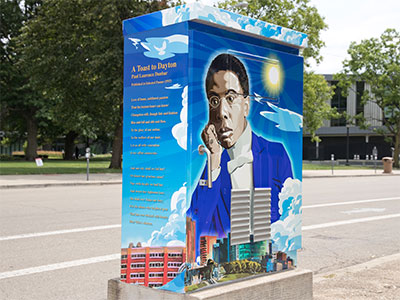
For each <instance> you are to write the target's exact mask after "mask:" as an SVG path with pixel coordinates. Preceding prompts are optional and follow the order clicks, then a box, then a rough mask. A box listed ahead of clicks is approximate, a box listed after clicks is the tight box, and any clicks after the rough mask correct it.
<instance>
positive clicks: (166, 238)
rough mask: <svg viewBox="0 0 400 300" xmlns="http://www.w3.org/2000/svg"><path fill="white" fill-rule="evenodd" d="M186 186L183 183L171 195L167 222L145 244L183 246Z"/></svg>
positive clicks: (184, 237)
mask: <svg viewBox="0 0 400 300" xmlns="http://www.w3.org/2000/svg"><path fill="white" fill-rule="evenodd" d="M185 229H186V186H185V184H184V185H183V186H182V187H181V188H180V189H179V190H178V191H176V192H175V193H173V195H172V197H171V203H170V215H169V218H168V222H167V224H165V225H164V226H163V227H161V229H160V230H155V231H153V232H152V234H151V238H150V239H149V240H148V241H147V243H146V245H147V246H185V242H184V241H185V239H186V230H185Z"/></svg>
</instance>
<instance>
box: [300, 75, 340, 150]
mask: <svg viewBox="0 0 400 300" xmlns="http://www.w3.org/2000/svg"><path fill="white" fill-rule="evenodd" d="M304 82H305V84H304V89H303V94H304V104H303V122H304V128H306V129H307V130H308V132H310V133H311V141H318V142H320V141H321V140H320V138H319V137H318V136H317V135H316V131H317V129H318V128H320V127H321V126H322V125H323V120H327V119H330V118H339V116H340V114H339V113H338V112H337V110H336V108H331V106H330V105H329V104H328V102H327V101H328V100H329V99H331V98H332V96H333V94H334V92H333V86H329V85H328V84H327V83H326V80H325V78H324V76H322V75H317V74H314V73H313V72H305V73H304Z"/></svg>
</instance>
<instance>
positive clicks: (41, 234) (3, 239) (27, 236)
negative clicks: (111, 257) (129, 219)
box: [0, 224, 121, 241]
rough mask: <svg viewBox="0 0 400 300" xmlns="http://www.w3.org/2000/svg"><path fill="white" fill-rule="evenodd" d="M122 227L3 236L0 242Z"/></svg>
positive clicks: (117, 225) (86, 228)
mask: <svg viewBox="0 0 400 300" xmlns="http://www.w3.org/2000/svg"><path fill="white" fill-rule="evenodd" d="M120 227H121V224H113V225H103V226H93V227H81V228H74V229H65V230H56V231H47V232H35V233H25V234H18V235H9V236H2V237H0V241H9V240H18V239H26V238H32V237H38V236H47V235H57V234H65V233H75V232H83V231H93V230H104V229H112V228H120Z"/></svg>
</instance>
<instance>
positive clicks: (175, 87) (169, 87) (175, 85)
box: [165, 83, 182, 90]
mask: <svg viewBox="0 0 400 300" xmlns="http://www.w3.org/2000/svg"><path fill="white" fill-rule="evenodd" d="M165 88H166V89H168V90H177V89H181V88H182V86H181V85H180V84H179V83H175V84H173V85H171V86H166V87H165Z"/></svg>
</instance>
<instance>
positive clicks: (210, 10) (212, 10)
mask: <svg viewBox="0 0 400 300" xmlns="http://www.w3.org/2000/svg"><path fill="white" fill-rule="evenodd" d="M194 19H199V20H203V21H208V22H211V23H215V24H218V25H224V26H227V27H229V28H234V29H239V30H244V31H246V32H249V33H253V34H257V35H261V36H264V37H268V38H272V39H275V40H277V41H281V42H285V43H288V44H290V45H293V46H296V47H301V48H303V47H307V42H308V40H307V35H306V34H304V33H301V32H298V31H295V30H292V29H288V28H285V27H282V26H278V25H274V24H271V23H267V22H264V21H260V20H256V19H253V18H249V17H246V16H242V15H239V14H235V13H231V12H229V11H226V10H223V9H220V8H217V7H211V6H206V5H203V4H201V3H199V2H195V3H190V4H185V5H181V6H177V7H172V8H169V9H165V10H162V11H159V12H154V13H151V14H148V15H145V16H140V17H136V18H132V19H129V20H125V21H124V23H123V30H124V35H126V34H131V33H135V32H140V31H144V30H149V29H154V28H157V27H161V26H168V25H172V24H177V23H180V22H184V21H189V20H194Z"/></svg>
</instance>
